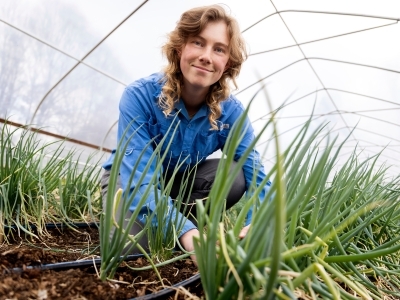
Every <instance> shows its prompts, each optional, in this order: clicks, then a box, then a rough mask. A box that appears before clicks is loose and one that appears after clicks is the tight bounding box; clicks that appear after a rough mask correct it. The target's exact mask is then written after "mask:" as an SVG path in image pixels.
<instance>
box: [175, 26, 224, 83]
mask: <svg viewBox="0 0 400 300" xmlns="http://www.w3.org/2000/svg"><path fill="white" fill-rule="evenodd" d="M228 60H229V36H228V30H227V26H226V24H225V22H223V21H218V22H212V23H209V24H207V26H206V27H205V28H204V30H203V31H202V32H201V33H200V34H199V35H198V36H193V37H189V39H188V41H187V43H186V44H185V45H184V46H183V47H182V51H181V53H180V67H181V71H182V74H183V81H184V89H185V90H187V91H189V90H192V91H194V90H197V91H198V90H207V91H208V88H209V87H210V86H211V85H212V84H214V83H215V82H217V81H218V80H219V79H220V78H221V76H222V73H223V72H224V71H225V70H226V69H227V68H228V65H227V64H228Z"/></svg>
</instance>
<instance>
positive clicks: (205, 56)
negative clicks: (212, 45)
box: [199, 48, 211, 64]
mask: <svg viewBox="0 0 400 300" xmlns="http://www.w3.org/2000/svg"><path fill="white" fill-rule="evenodd" d="M199 60H200V61H201V62H204V63H207V64H209V63H211V49H208V48H204V50H203V51H202V53H201V54H200V56H199Z"/></svg>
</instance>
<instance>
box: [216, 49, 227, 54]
mask: <svg viewBox="0 0 400 300" xmlns="http://www.w3.org/2000/svg"><path fill="white" fill-rule="evenodd" d="M215 51H217V52H218V53H225V50H224V49H223V48H215Z"/></svg>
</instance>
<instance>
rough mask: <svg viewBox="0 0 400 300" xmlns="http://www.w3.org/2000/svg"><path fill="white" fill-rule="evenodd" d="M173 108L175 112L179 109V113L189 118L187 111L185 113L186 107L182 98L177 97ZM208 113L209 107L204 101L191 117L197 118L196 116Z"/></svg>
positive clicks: (203, 115)
mask: <svg viewBox="0 0 400 300" xmlns="http://www.w3.org/2000/svg"><path fill="white" fill-rule="evenodd" d="M174 110H175V111H176V112H178V111H181V113H182V114H183V115H184V116H185V117H186V118H188V119H190V118H189V115H188V113H187V110H186V107H185V103H183V100H182V99H179V101H178V102H177V103H176V104H175V107H174ZM208 113H209V108H208V106H207V104H205V103H204V104H203V105H202V106H201V107H200V109H199V111H198V112H197V113H196V115H195V116H194V117H193V119H197V118H200V117H205V116H208Z"/></svg>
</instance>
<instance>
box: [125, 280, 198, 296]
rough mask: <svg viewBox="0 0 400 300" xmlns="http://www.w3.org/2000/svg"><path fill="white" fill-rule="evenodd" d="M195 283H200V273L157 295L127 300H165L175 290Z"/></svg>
mask: <svg viewBox="0 0 400 300" xmlns="http://www.w3.org/2000/svg"><path fill="white" fill-rule="evenodd" d="M197 282H200V273H197V274H196V275H193V276H192V277H190V278H188V279H186V280H184V281H181V282H178V283H176V284H174V285H172V286H170V287H166V288H165V289H163V290H161V291H159V292H157V293H153V294H148V295H144V296H140V297H136V298H130V299H128V300H150V299H165V297H167V296H170V295H171V294H173V293H174V292H175V290H176V289H177V288H179V287H186V286H189V285H192V284H195V283H197Z"/></svg>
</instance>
